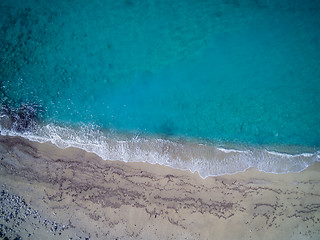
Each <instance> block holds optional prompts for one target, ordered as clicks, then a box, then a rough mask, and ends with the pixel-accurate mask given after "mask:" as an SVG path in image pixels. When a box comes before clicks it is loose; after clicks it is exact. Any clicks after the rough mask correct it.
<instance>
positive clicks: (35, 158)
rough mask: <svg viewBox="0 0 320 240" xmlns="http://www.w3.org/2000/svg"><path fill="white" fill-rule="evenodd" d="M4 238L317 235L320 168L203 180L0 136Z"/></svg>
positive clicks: (0, 204) (161, 168)
mask: <svg viewBox="0 0 320 240" xmlns="http://www.w3.org/2000/svg"><path fill="white" fill-rule="evenodd" d="M0 157H1V158H0V159H1V160H0V187H1V189H0V207H1V210H0V235H1V237H2V238H3V239H215V240H216V239H217V240H218V239H319V238H320V184H319V183H320V163H316V164H315V165H313V166H312V167H309V168H308V169H306V170H304V171H303V172H300V173H290V174H271V173H263V172H259V171H258V170H256V169H248V170H247V171H245V172H243V173H237V174H233V175H224V176H218V177H208V178H206V179H202V178H201V177H200V176H199V175H198V174H197V173H191V172H189V171H180V170H176V169H172V168H169V167H165V166H160V165H151V164H148V163H124V162H120V161H105V160H102V159H101V158H99V157H98V156H96V155H95V154H92V153H87V152H85V151H83V150H80V149H75V148H67V149H59V148H57V147H55V146H54V145H52V144H50V143H41V144H40V143H36V142H30V141H28V140H25V139H23V138H20V137H4V136H1V137H0Z"/></svg>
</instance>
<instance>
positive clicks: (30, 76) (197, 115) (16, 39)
mask: <svg viewBox="0 0 320 240" xmlns="http://www.w3.org/2000/svg"><path fill="white" fill-rule="evenodd" d="M319 9H320V3H318V2H317V1H281V3H279V2H278V1H262V0H258V1H251V0H248V1H230V0H225V1H223V0H221V1H213V0H212V1H194V0H188V1H174V2H172V1H130V0H125V1H116V2H114V1H103V2H101V1H98V0H90V1H87V0H80V1H76V2H73V1H55V2H54V3H51V2H49V1H44V0H38V1H31V0H29V1H1V3H0V11H1V12H3V13H4V14H1V16H0V32H1V34H0V38H1V42H2V44H1V46H0V56H1V64H0V72H1V75H0V83H1V88H0V90H1V91H0V94H1V104H2V109H5V110H3V111H2V117H1V122H0V124H1V128H2V134H5V133H8V131H7V130H9V132H10V134H20V135H21V134H23V135H24V136H28V137H29V138H34V139H36V140H39V141H45V140H50V141H52V142H54V143H55V144H58V145H59V144H60V145H61V146H62V147H66V146H70V145H72V146H78V147H82V148H85V149H87V150H88V151H94V152H96V153H98V154H99V155H100V156H102V157H104V158H109V159H115V160H116V159H122V160H124V161H145V160H147V161H150V162H158V163H162V164H167V165H170V166H174V167H179V168H184V169H191V170H193V171H195V170H198V171H200V172H201V171H203V172H202V173H203V174H202V175H203V176H207V175H212V174H214V175H216V174H222V173H230V172H235V171H242V170H244V169H246V168H248V167H252V166H253V167H258V168H259V169H261V170H265V171H271V172H286V171H299V170H302V169H304V168H305V167H306V166H308V165H310V164H312V163H313V162H314V161H318V160H319V154H318V153H317V151H319V147H320V113H319V109H320V97H319V90H320V81H319V79H320V68H319V65H320V43H319V39H320V31H319V29H320V15H319V14H318V12H319ZM21 106H24V107H23V109H22V110H21ZM19 108H20V110H19ZM8 109H9V110H8ZM30 109H31V110H30ZM19 111H20V112H19ZM26 112H27V113H28V114H27V116H26ZM30 112H31V113H30ZM13 115H14V116H15V117H12V116H13ZM17 119H20V120H17ZM21 119H22V120H21ZM92 125H93V127H90V126H92ZM80 126H82V127H80ZM124 136H125V137H124ZM92 141H93V142H94V144H95V146H98V147H96V148H95V150H92V147H90V146H91V145H92ZM135 141H136V142H139V144H140V143H141V142H143V144H142V145H141V144H140V145H139V144H138V145H137V143H135V144H133V145H132V144H131V145H130V142H135ZM160 142H161V143H160ZM123 143H125V144H123ZM201 144H204V145H201ZM84 145H86V146H84ZM167 145H168V146H170V147H166V146H167ZM114 146H115V147H114ZM195 146H196V147H195ZM202 146H204V147H202ZM217 147H223V149H231V148H232V149H240V150H241V151H243V152H246V154H240V155H237V157H235V156H234V155H232V156H231V155H224V154H222V155H223V156H221V154H220V155H219V154H216V152H215V151H218V150H217ZM119 148H121V149H122V150H119ZM166 148H169V150H166ZM101 149H103V150H101ZM106 149H108V150H106ZM264 149H268V150H269V151H267V150H264ZM271 150H273V151H278V152H287V153H288V152H289V153H290V154H296V155H290V157H288V158H286V157H283V156H284V155H281V156H282V157H281V158H280V157H274V156H275V155H274V154H272V152H271ZM139 151H140V152H139ZM166 151H167V152H166ZM241 151H240V152H241ZM168 152H169V153H168ZM224 152H226V151H224ZM252 152H253V153H252ZM304 152H308V153H311V155H310V156H309V155H308V156H309V157H310V158H304V155H301V154H302V153H304ZM297 154H298V155H299V156H300V157H301V156H303V157H302V158H301V159H302V160H301V159H300V158H299V159H300V160H301V161H300V160H297V157H296V156H297ZM145 156H147V157H145ZM217 156H218V157H217ZM145 158H147V159H145ZM217 159H218V160H217ZM283 159H284V160H283ZM280 162H281V163H280ZM208 166H210V167H208ZM201 169H202V170H201ZM205 169H207V170H205ZM208 169H211V170H208Z"/></svg>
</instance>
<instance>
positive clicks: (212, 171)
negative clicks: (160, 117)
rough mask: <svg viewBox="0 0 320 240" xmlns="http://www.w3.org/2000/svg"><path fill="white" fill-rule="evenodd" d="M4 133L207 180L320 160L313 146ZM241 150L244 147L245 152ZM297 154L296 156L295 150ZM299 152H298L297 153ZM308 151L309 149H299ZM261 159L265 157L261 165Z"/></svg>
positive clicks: (70, 132)
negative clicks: (162, 167) (176, 171)
mask: <svg viewBox="0 0 320 240" xmlns="http://www.w3.org/2000/svg"><path fill="white" fill-rule="evenodd" d="M0 130H2V133H1V134H0V135H2V136H3V137H6V136H12V137H22V138H25V139H27V140H28V141H33V142H38V143H48V142H50V143H51V144H53V145H55V146H57V147H58V148H60V149H66V148H69V147H71V148H72V147H74V148H79V149H82V150H84V151H86V152H90V153H93V154H96V155H98V156H99V157H101V158H102V159H103V160H112V161H122V162H126V163H127V162H130V163H138V162H142V163H145V162H147V163H150V164H160V165H163V166H167V167H171V168H174V169H179V170H183V171H186V170H189V171H191V172H193V173H194V172H198V173H199V175H200V176H201V177H202V178H203V179H205V178H207V177H211V176H222V175H225V174H235V173H237V172H244V171H246V170H248V169H250V168H252V167H253V168H257V169H258V170H259V171H263V172H266V173H275V174H282V173H295V172H301V171H303V170H305V169H306V168H307V167H309V166H312V165H313V164H314V163H315V162H317V161H318V162H320V152H319V151H318V150H317V149H316V148H315V147H314V148H311V147H306V146H305V147H303V148H302V147H301V146H300V147H298V146H287V147H285V146H281V145H280V146H278V150H279V151H276V150H275V147H273V148H272V147H271V146H268V147H267V146H261V147H256V146H251V145H243V146H242V145H239V146H237V145H234V144H231V145H230V146H227V145H224V146H222V145H219V144H217V145H215V144H214V143H208V144H202V143H199V142H196V141H191V140H190V141H189V140H187V139H184V140H182V139H180V140H178V139H177V141H175V140H174V139H166V138H158V137H150V138H149V137H148V136H133V135H132V136H129V135H128V136H127V138H125V136H124V135H123V136H122V135H119V136H117V135H116V134H115V135H114V136H113V135H109V134H107V133H105V132H103V131H100V130H98V129H94V128H93V129H91V128H86V127H83V128H79V129H73V128H70V127H66V126H64V127H59V126H55V125H50V124H49V125H45V126H42V127H40V126H38V127H37V128H36V129H34V131H31V132H27V133H26V134H23V133H22V134H21V133H18V132H16V131H12V130H6V129H0ZM240 146H242V147H243V148H242V149H241V147H240ZM293 149H296V150H295V153H294V150H293ZM298 149H299V150H298ZM302 149H304V150H305V151H302V152H301V151H300V150H302ZM260 159H263V161H261V160H260Z"/></svg>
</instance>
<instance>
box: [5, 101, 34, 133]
mask: <svg viewBox="0 0 320 240" xmlns="http://www.w3.org/2000/svg"><path fill="white" fill-rule="evenodd" d="M38 112H39V109H38V108H37V106H33V105H27V104H24V105H21V106H20V107H19V108H12V107H10V106H8V105H2V106H1V115H0V125H1V127H2V128H3V129H8V130H14V131H17V132H26V131H28V130H32V129H34V128H35V126H36V124H37V122H38V120H39V117H38Z"/></svg>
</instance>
